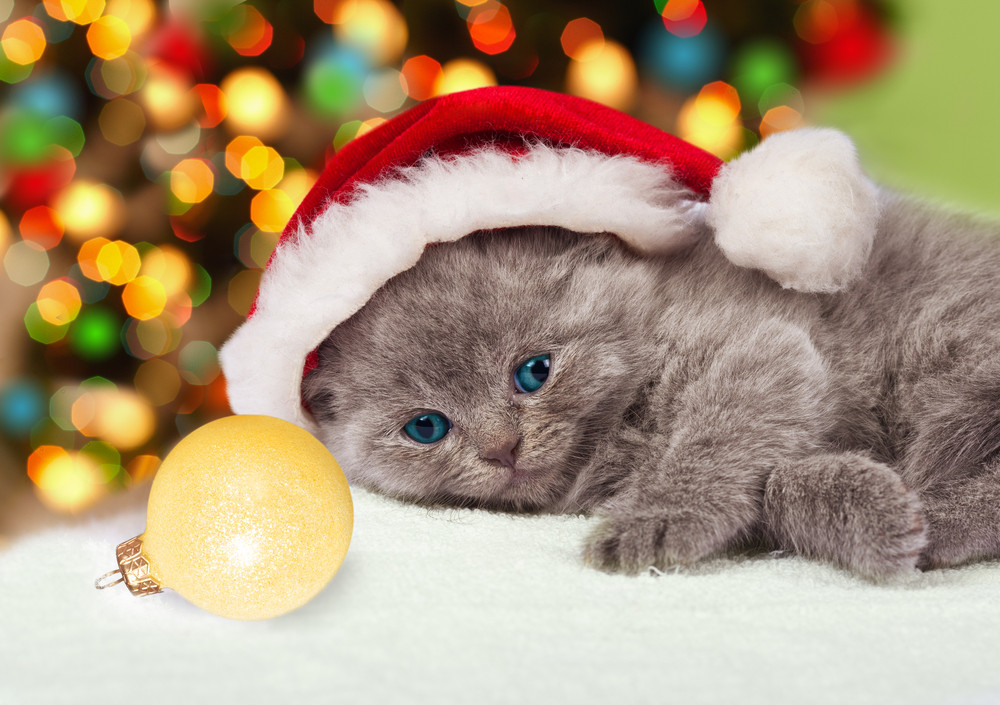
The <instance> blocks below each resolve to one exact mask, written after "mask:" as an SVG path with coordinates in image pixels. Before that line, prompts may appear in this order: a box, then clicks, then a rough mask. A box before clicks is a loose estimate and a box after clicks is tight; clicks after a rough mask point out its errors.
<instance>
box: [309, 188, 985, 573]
mask: <svg viewBox="0 0 1000 705" xmlns="http://www.w3.org/2000/svg"><path fill="white" fill-rule="evenodd" d="M881 198H882V200H883V203H882V208H883V213H882V218H881V224H880V229H879V233H878V235H877V238H876V242H875V245H874V249H873V252H872V255H871V258H870V260H869V262H868V264H867V268H866V270H865V272H864V274H863V275H862V277H861V278H860V279H859V281H858V282H857V283H855V284H854V285H852V286H851V287H849V288H848V289H847V290H845V291H842V292H839V293H835V294H805V293H800V292H796V291H792V290H783V289H781V288H780V287H779V286H778V285H777V284H775V283H774V282H773V281H771V280H770V279H768V278H767V277H766V276H764V275H763V274H761V273H760V272H756V271H752V270H748V269H741V268H738V267H736V266H734V265H732V264H731V263H729V262H728V261H727V260H726V259H725V258H724V257H723V256H722V254H721V253H720V252H719V250H718V249H717V248H716V246H715V245H714V243H713V242H712V241H711V239H710V237H709V235H708V233H705V236H704V237H703V238H701V240H700V241H699V244H696V245H694V246H693V247H692V248H691V249H690V250H689V251H687V252H686V253H683V254H680V255H676V254H675V255H672V256H670V257H668V258H651V257H644V256H639V255H637V254H634V253H632V252H630V251H629V250H628V249H626V247H625V246H624V245H623V244H622V243H621V242H620V241H619V240H618V239H617V238H616V237H614V236H612V235H607V234H605V235H580V234H576V233H572V232H568V231H564V230H559V229H555V228H541V227H527V228H517V229H511V230H506V231H495V232H482V233H475V234H473V235H471V236H469V237H466V238H462V239H461V240H459V241H457V242H455V243H449V244H440V245H433V246H431V247H430V248H429V249H428V250H427V252H426V253H425V254H424V256H423V257H422V258H421V260H420V261H419V262H418V263H417V265H416V266H415V267H413V268H412V269H411V270H409V271H406V272H403V273H402V274H399V275H398V276H396V277H395V278H393V279H392V280H391V281H389V282H388V283H387V284H386V285H385V286H384V287H383V288H382V289H380V290H379V291H378V292H377V293H376V295H375V296H374V297H373V298H372V299H371V300H370V301H369V303H367V304H366V305H365V307H364V308H363V309H361V310H360V311H359V312H358V313H357V314H355V315H354V316H353V317H352V318H350V319H349V320H348V321H346V322H345V323H343V324H341V325H340V326H339V327H338V328H337V329H336V330H334V331H333V333H332V334H331V335H330V336H329V338H328V339H327V340H326V341H325V342H324V343H323V344H322V346H321V348H320V349H319V367H318V368H317V369H316V370H315V371H314V372H313V373H312V374H310V375H309V376H308V377H307V378H306V380H305V381H304V383H303V394H304V399H305V400H306V402H307V404H308V405H309V407H310V409H311V411H312V413H313V415H314V416H315V418H316V420H317V422H318V423H319V424H320V427H321V429H322V434H323V437H324V441H325V442H326V443H327V444H328V446H329V447H330V448H331V450H332V451H333V453H334V455H335V456H336V457H337V458H339V459H340V460H341V462H342V463H343V465H344V467H345V468H346V469H347V471H348V473H349V477H350V479H351V480H352V482H355V483H358V484H361V485H363V486H365V487H368V488H372V489H375V490H379V491H382V492H384V493H387V494H389V495H393V496H395V497H399V498H402V499H406V500H410V501H416V502H423V503H430V504H447V505H455V506H463V507H484V508H489V509H497V510H507V511H516V512H571V513H587V514H589V513H595V514H599V515H601V516H602V517H603V521H602V522H601V523H600V524H599V525H598V527H597V528H596V530H595V531H594V532H593V534H592V535H591V536H590V537H589V539H588V540H587V543H586V546H585V549H584V556H585V559H586V560H587V562H589V563H590V564H592V565H594V566H596V567H598V568H600V569H603V570H607V571H624V572H637V571H640V570H643V569H644V568H646V567H647V566H658V567H666V566H669V565H676V564H688V563H692V562H694V561H697V560H699V559H701V558H703V557H706V556H710V555H713V554H717V553H720V552H723V551H725V550H727V549H731V548H733V547H737V546H740V545H743V544H745V543H747V542H750V541H756V542H761V541H763V542H764V543H765V544H766V545H768V546H771V547H773V548H780V549H788V550H794V551H796V552H798V553H801V554H804V555H806V556H810V557H814V558H817V559H822V560H827V561H831V562H833V563H835V564H838V565H840V566H843V567H845V568H848V569H850V570H853V571H855V572H857V573H859V574H861V575H863V576H867V577H870V578H875V579H878V578H884V577H887V576H891V575H894V574H898V573H901V572H905V571H908V570H912V569H913V568H914V567H915V566H918V567H921V568H925V569H926V568H933V567H939V566H948V565H954V564H959V563H963V562H966V561H970V560H974V559H978V558H984V557H996V556H1000V455H998V450H1000V289H998V285H1000V243H997V242H992V241H990V235H991V233H990V232H989V230H988V229H986V228H985V227H980V226H977V225H974V224H971V223H969V222H966V221H964V220H960V219H957V218H953V217H949V216H945V215H941V214H939V213H936V212H934V211H932V210H930V209H928V208H926V207H923V206H920V205H918V204H916V203H914V202H911V201H908V200H905V199H903V198H901V197H898V196H895V195H891V194H883V195H882V196H881Z"/></svg>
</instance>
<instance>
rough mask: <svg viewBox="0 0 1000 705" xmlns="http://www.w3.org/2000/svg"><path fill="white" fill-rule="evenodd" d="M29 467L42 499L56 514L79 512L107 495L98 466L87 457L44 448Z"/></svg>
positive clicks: (33, 454) (30, 457)
mask: <svg viewBox="0 0 1000 705" xmlns="http://www.w3.org/2000/svg"><path fill="white" fill-rule="evenodd" d="M27 465H28V477H30V478H31V481H32V482H34V483H35V487H36V490H37V494H38V496H39V498H40V499H41V500H42V502H44V503H45V504H46V505H47V506H49V507H50V508H52V509H54V510H55V511H58V512H64V513H74V512H77V511H79V510H81V509H83V508H85V507H88V506H90V505H91V504H93V503H94V502H96V501H97V499H98V498H100V497H101V496H103V495H104V494H105V492H106V489H105V487H104V474H103V473H102V472H101V469H100V467H99V465H98V463H96V462H94V460H93V459H91V458H90V457H88V456H87V455H85V454H83V453H80V452H70V451H67V450H66V449H65V448H61V447H59V446H49V445H44V446H40V447H39V448H38V449H36V450H35V451H34V452H33V453H32V454H31V455H30V456H29V457H28V464H27Z"/></svg>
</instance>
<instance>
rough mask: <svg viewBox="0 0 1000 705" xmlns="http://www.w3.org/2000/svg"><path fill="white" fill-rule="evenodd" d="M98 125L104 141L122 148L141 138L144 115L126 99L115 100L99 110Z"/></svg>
mask: <svg viewBox="0 0 1000 705" xmlns="http://www.w3.org/2000/svg"><path fill="white" fill-rule="evenodd" d="M98 123H99V124H100V127H101V134H102V135H104V139H106V140H107V141H108V142H110V143H111V144H115V145H118V146H119V147H124V146H126V145H129V144H132V143H133V142H135V141H136V140H138V139H139V138H140V137H142V133H143V131H144V130H145V129H146V114H145V113H144V112H143V110H142V108H140V107H139V106H138V105H137V104H136V103H134V102H132V101H131V100H129V99H128V98H116V99H114V100H110V101H108V102H107V103H106V104H105V106H104V108H102V109H101V115H100V117H99V118H98Z"/></svg>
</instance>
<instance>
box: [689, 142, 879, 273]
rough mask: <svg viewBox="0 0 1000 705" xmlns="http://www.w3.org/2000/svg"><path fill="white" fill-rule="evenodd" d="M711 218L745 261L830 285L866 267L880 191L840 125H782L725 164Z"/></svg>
mask: <svg viewBox="0 0 1000 705" xmlns="http://www.w3.org/2000/svg"><path fill="white" fill-rule="evenodd" d="M706 217H707V220H708V223H709V225H710V226H711V227H712V229H713V230H714V231H715V242H716V243H717V244H718V245H719V248H720V249H721V250H722V251H723V252H725V253H726V257H728V258H729V260H730V261H731V262H733V263H735V264H738V265H739V266H741V267H749V268H751V269H760V270H762V271H763V272H764V273H766V274H767V275H768V276H769V277H771V278H772V279H774V280H775V281H777V282H778V283H779V284H781V285H782V286H783V287H785V288H791V289H798V290H799V291H825V292H832V291H838V290H840V289H842V288H843V287H844V286H845V285H847V284H848V283H850V282H851V281H853V280H854V279H855V278H857V276H858V275H859V274H860V273H861V270H862V268H863V267H864V266H865V263H866V262H867V261H868V254H869V253H870V252H871V248H872V241H873V239H874V237H875V229H876V224H877V220H878V194H877V191H876V187H875V185H874V184H873V183H872V182H871V181H870V180H869V179H868V177H867V176H865V174H864V172H863V171H862V170H861V165H860V163H859V162H858V157H857V153H856V152H855V149H854V144H853V143H852V142H851V140H850V138H848V137H847V136H846V135H844V134H843V133H841V132H838V131H836V130H831V129H829V128H809V129H802V130H793V131H790V132H781V133H778V134H776V135H772V136H771V137H768V138H767V139H766V140H764V141H763V142H762V143H761V144H760V145H758V146H757V147H756V148H755V149H752V150H750V151H749V152H746V153H744V154H742V155H740V156H739V157H737V158H736V159H734V160H733V161H732V162H730V163H728V164H726V165H725V166H724V167H723V168H722V169H721V171H720V172H719V175H718V176H716V177H715V181H714V182H713V183H712V196H711V199H710V200H709V206H708V208H707V216H706Z"/></svg>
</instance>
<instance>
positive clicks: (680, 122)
mask: <svg viewBox="0 0 1000 705" xmlns="http://www.w3.org/2000/svg"><path fill="white" fill-rule="evenodd" d="M740 108H741V104H740V97H739V94H738V93H737V91H736V89H735V88H733V87H732V86H731V85H729V84H728V83H724V82H723V81H715V82H714V83H710V84H708V85H707V86H705V87H704V88H702V89H701V91H699V92H698V95H696V96H694V97H693V98H689V99H688V100H687V101H686V102H685V103H684V106H683V107H682V108H681V112H680V115H679V117H678V119H677V132H678V134H679V135H680V136H681V137H682V138H683V139H685V140H687V141H688V142H690V143H692V144H694V145H697V146H698V147H701V148H702V149H704V150H706V151H709V152H712V153H713V154H715V155H716V156H719V157H723V158H726V157H730V156H732V155H733V154H734V153H735V152H736V151H737V150H739V148H740V147H741V146H742V141H743V125H742V123H741V122H740V121H739V120H738V117H739V114H740Z"/></svg>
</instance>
